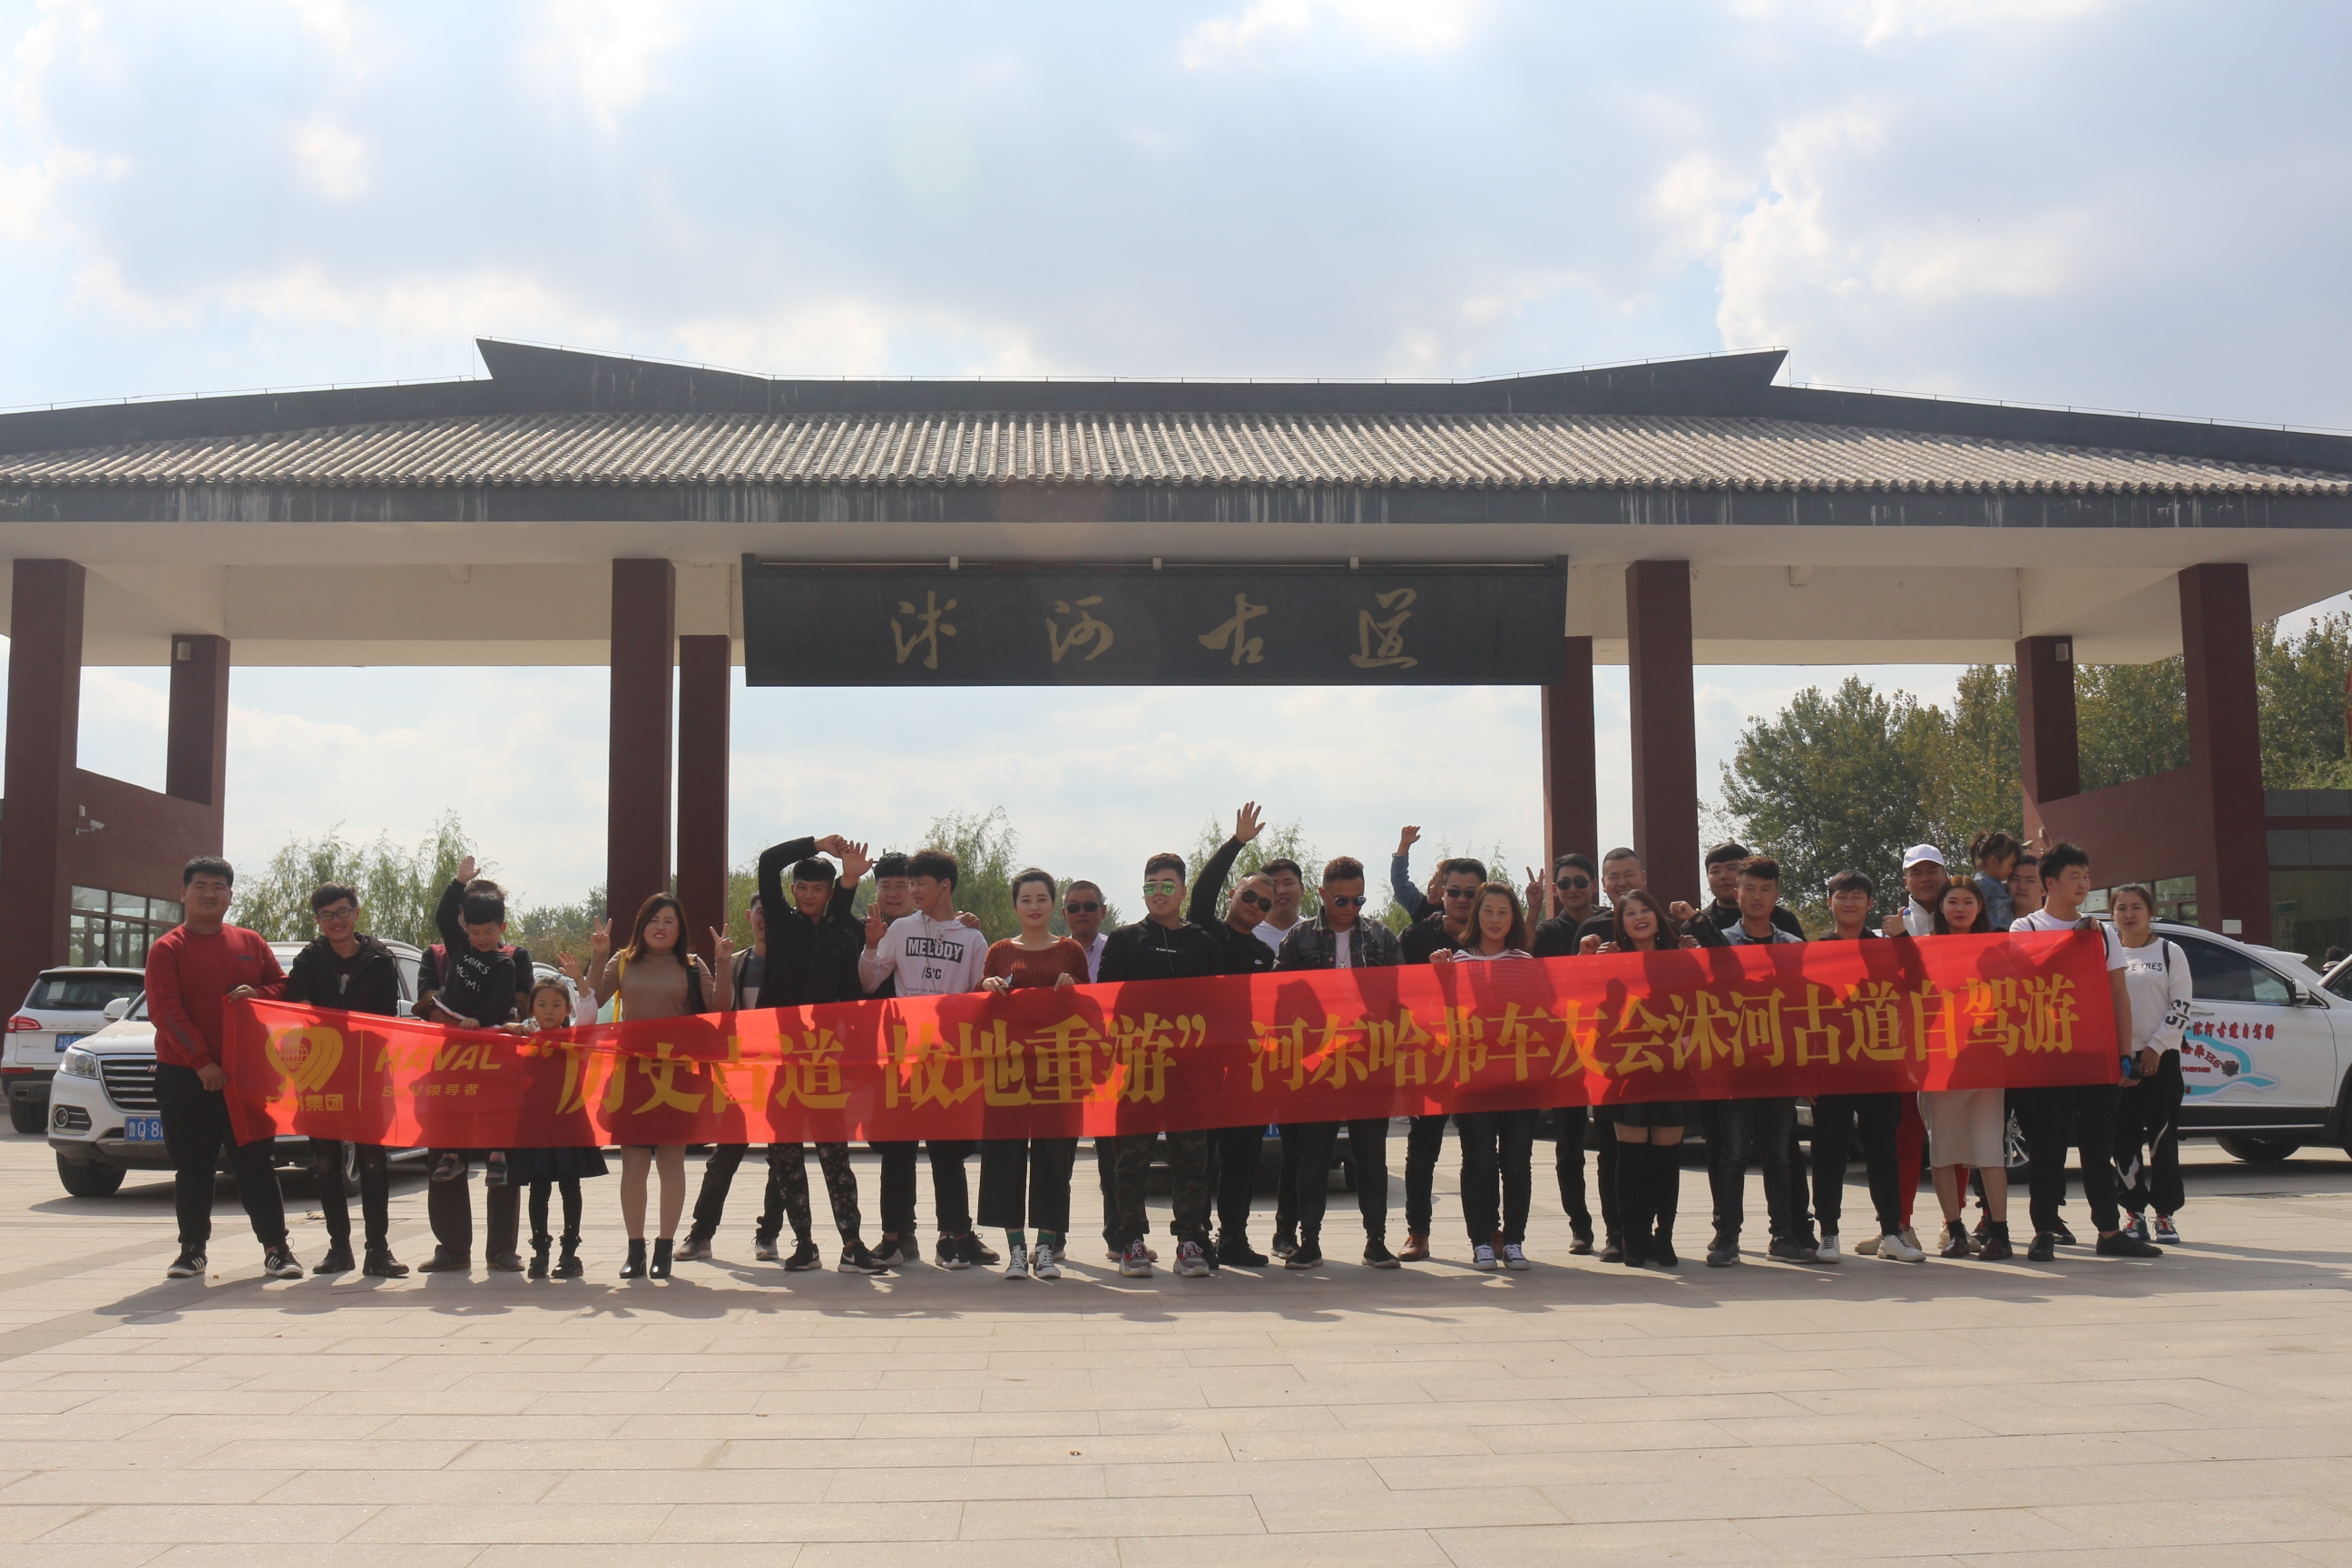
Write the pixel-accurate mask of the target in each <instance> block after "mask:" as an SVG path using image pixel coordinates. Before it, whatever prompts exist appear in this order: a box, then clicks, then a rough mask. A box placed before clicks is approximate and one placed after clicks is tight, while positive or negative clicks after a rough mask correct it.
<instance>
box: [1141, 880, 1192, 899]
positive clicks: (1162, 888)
mask: <svg viewBox="0 0 2352 1568" xmlns="http://www.w3.org/2000/svg"><path fill="white" fill-rule="evenodd" d="M1183 885H1184V884H1183V883H1181V882H1146V883H1144V884H1143V896H1144V897H1145V898H1147V899H1153V898H1165V897H1167V896H1168V895H1169V894H1171V893H1172V892H1174V891H1176V890H1177V889H1180V888H1181V887H1182V886H1183Z"/></svg>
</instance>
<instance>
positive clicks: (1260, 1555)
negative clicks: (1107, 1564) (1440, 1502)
mask: <svg viewBox="0 0 2352 1568" xmlns="http://www.w3.org/2000/svg"><path fill="white" fill-rule="evenodd" d="M1118 1552H1119V1556H1118V1561H1119V1564H1120V1568H1259V1565H1263V1568H1450V1563H1451V1560H1450V1559H1449V1558H1448V1557H1447V1556H1446V1554H1445V1551H1444V1548H1443V1547H1441V1546H1439V1545H1438V1544H1437V1542H1436V1541H1435V1540H1434V1539H1433V1538H1432V1537H1431V1536H1430V1534H1429V1532H1428V1531H1422V1530H1347V1531H1330V1532H1328V1533H1326V1532H1307V1531H1293V1532H1290V1533H1287V1534H1283V1535H1274V1536H1255V1535H1215V1536H1197V1535H1192V1536H1179V1535H1169V1536H1133V1535H1130V1536H1126V1537H1123V1538H1122V1539H1121V1540H1120V1541H1119V1542H1118Z"/></svg>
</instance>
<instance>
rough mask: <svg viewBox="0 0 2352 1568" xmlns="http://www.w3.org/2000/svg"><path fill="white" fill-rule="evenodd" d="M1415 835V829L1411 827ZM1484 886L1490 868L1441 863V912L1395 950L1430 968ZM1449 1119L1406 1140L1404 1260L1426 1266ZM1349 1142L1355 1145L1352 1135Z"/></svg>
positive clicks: (1426, 1121) (1458, 935)
mask: <svg viewBox="0 0 2352 1568" xmlns="http://www.w3.org/2000/svg"><path fill="white" fill-rule="evenodd" d="M1405 831H1406V832H1408V833H1417V832H1418V831H1419V829H1417V828H1407V829H1406V830H1405ZM1437 886H1438V894H1437V907H1436V908H1435V909H1433V910H1430V911H1429V912H1428V913H1427V914H1425V915H1423V916H1422V917H1421V919H1419V920H1417V921H1413V923H1412V925H1410V926H1408V927H1406V928H1405V932H1404V934H1403V935H1402V936H1401V937H1399V938H1398V939H1397V947H1398V950H1399V951H1400V952H1401V953H1402V956H1403V960H1404V962H1405V963H1428V962H1429V960H1430V955H1431V954H1433V953H1434V952H1439V951H1440V950H1443V951H1444V952H1453V951H1454V949H1455V948H1456V947H1458V946H1460V945H1461V942H1462V938H1463V935H1464V933H1465V932H1467V931H1469V929H1470V911H1471V910H1473V909H1475V908H1476V907H1477V903H1478V889H1481V888H1483V887H1485V886H1486V862H1485V861H1483V860H1473V859H1471V858H1469V857H1467V856H1457V857H1455V858H1453V859H1450V860H1441V861H1439V862H1438V866H1437ZM1445 1121H1446V1119H1445V1117H1444V1115H1443V1114H1440V1115H1437V1116H1416V1117H1414V1118H1413V1119H1412V1130H1411V1131H1408V1132H1407V1133H1406V1134H1405V1140H1404V1229H1405V1237H1404V1252H1403V1253H1402V1261H1404V1262H1406V1263H1422V1262H1425V1261H1427V1260H1428V1258H1429V1229H1430V1226H1431V1225H1432V1224H1433V1223H1434V1221H1435V1215H1436V1211H1437V1199H1436V1186H1437V1157H1438V1155H1440V1154H1441V1153H1443V1152H1444V1149H1445ZM1353 1137H1354V1134H1353V1133H1350V1134H1349V1138H1350V1139H1351V1140H1352V1139H1353Z"/></svg>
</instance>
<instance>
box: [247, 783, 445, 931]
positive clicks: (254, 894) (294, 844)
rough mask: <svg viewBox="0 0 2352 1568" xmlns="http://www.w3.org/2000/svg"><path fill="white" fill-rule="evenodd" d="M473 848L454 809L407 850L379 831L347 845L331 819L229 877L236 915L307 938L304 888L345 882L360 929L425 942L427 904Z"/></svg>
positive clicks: (429, 918) (259, 927)
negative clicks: (319, 830)
mask: <svg viewBox="0 0 2352 1568" xmlns="http://www.w3.org/2000/svg"><path fill="white" fill-rule="evenodd" d="M473 848H474V846H473V841H472V840H471V839H470V838H468V837H467V836H466V830H465V828H464V827H463V826H461V825H460V824H459V822H458V820H457V816H456V814H454V813H452V814H451V815H449V816H444V817H443V818H442V819H441V821H440V823H439V824H438V825H437V826H436V827H435V828H434V830H433V831H432V832H431V833H429V834H427V835H425V837H424V838H422V839H421V840H419V841H418V842H417V844H416V846H415V848H413V849H403V848H401V847H399V846H397V845H395V844H394V843H393V841H392V838H391V837H390V835H388V834H382V833H379V834H377V835H376V837H374V839H373V841H371V842H369V843H366V844H354V843H352V842H351V841H350V840H349V839H346V838H345V837H343V830H342V826H341V824H340V823H339V824H337V825H336V826H334V827H332V828H331V829H329V830H328V831H327V833H326V835H325V836H324V837H319V838H312V839H297V838H289V839H288V840H287V841H286V843H285V844H284V845H283V846H281V847H279V848H278V853H277V854H275V855H273V856H271V857H270V858H269V864H268V866H267V867H265V868H263V869H262V870H261V871H260V872H259V873H258V874H254V873H251V872H248V873H247V875H246V876H245V877H244V878H243V879H240V880H239V882H238V884H237V889H236V921H237V922H238V923H239V924H240V925H246V926H250V927H251V928H252V929H253V930H255V931H259V932H260V933H261V934H262V935H263V936H266V937H268V939H269V940H270V941H272V942H308V941H309V940H310V938H311V937H313V936H316V935H317V934H318V928H317V927H316V926H315V925H314V924H313V923H312V921H311V920H310V892H311V889H315V888H317V887H319V886H320V884H321V883H325V882H345V883H349V884H350V885H351V886H352V887H353V888H355V889H358V890H359V895H360V921H361V929H362V930H364V931H367V932H368V933H369V934H370V935H372V936H377V937H382V938H383V939H385V940H387V941H392V942H414V943H415V944H416V945H417V946H419V947H424V946H427V945H429V944H431V943H433V942H437V941H439V940H440V938H439V937H438V936H436V934H435V932H434V930H433V910H434V906H435V905H436V904H437V903H439V902H440V900H441V889H443V888H445V887H446V886H447V885H448V882H449V879H451V878H452V877H455V876H456V875H457V863H458V862H459V861H460V860H463V859H464V858H466V857H467V855H469V854H471V853H472V852H473ZM486 874H487V873H486Z"/></svg>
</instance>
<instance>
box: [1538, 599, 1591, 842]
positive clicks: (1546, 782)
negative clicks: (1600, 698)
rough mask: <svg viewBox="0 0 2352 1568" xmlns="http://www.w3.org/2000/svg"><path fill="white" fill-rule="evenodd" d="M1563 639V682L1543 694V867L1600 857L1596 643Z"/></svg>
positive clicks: (1561, 660)
mask: <svg viewBox="0 0 2352 1568" xmlns="http://www.w3.org/2000/svg"><path fill="white" fill-rule="evenodd" d="M1561 640H1562V647H1561V659H1560V675H1559V684H1558V685H1556V686H1547V687H1545V688H1544V689H1543V793H1544V863H1543V871H1544V876H1545V878H1546V879H1549V877H1550V876H1551V868H1552V862H1553V861H1554V860H1556V859H1558V858H1559V857H1560V856H1562V855H1566V854H1568V853H1570V851H1571V850H1581V851H1582V852H1583V853H1585V854H1587V855H1590V856H1592V857H1593V858H1595V859H1596V860H1597V859H1598V858H1600V855H1601V845H1600V838H1601V801H1600V795H1599V789H1598V785H1597V784H1596V783H1595V780H1594V776H1593V774H1594V768H1593V764H1594V757H1593V752H1592V639H1591V637H1566V638H1563V639H1561Z"/></svg>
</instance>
